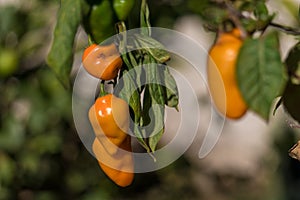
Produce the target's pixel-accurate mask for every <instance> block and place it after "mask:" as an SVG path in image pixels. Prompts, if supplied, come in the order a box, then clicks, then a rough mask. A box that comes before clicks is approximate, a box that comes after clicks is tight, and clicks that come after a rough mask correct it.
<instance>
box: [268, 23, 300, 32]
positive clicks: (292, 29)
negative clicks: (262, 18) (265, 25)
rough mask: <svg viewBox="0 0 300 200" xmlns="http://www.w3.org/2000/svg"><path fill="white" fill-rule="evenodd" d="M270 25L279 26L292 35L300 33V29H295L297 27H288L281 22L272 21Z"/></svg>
mask: <svg viewBox="0 0 300 200" xmlns="http://www.w3.org/2000/svg"><path fill="white" fill-rule="evenodd" d="M269 25H270V26H273V27H275V28H278V29H280V30H282V31H284V32H286V33H288V34H292V35H300V30H299V29H295V28H292V27H288V26H283V25H281V24H277V23H274V22H270V23H269Z"/></svg>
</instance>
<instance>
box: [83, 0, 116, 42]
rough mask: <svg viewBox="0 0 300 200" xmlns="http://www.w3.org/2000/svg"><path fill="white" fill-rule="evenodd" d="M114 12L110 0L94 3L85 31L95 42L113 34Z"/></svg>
mask: <svg viewBox="0 0 300 200" xmlns="http://www.w3.org/2000/svg"><path fill="white" fill-rule="evenodd" d="M114 24H115V21H114V13H113V9H112V5H111V1H110V0H102V1H101V2H100V3H99V4H94V5H93V6H92V9H91V11H90V14H89V16H88V20H87V23H86V29H87V32H88V33H90V34H91V36H92V38H93V40H94V41H95V42H96V43H98V44H99V43H101V42H103V41H104V40H106V39H107V38H109V37H111V36H113V35H114V34H115V29H114V27H115V26H114Z"/></svg>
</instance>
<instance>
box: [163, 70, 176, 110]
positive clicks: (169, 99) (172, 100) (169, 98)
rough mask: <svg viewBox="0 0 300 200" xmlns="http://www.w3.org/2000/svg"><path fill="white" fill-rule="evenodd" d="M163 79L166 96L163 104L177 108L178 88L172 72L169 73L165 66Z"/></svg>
mask: <svg viewBox="0 0 300 200" xmlns="http://www.w3.org/2000/svg"><path fill="white" fill-rule="evenodd" d="M163 75H164V80H165V88H166V97H165V104H166V105H167V106H169V107H173V108H176V110H178V109H177V106H178V99H179V94H178V88H177V84H176V81H175V79H174V77H173V76H172V74H171V73H170V71H169V69H168V67H167V66H165V67H164V72H163Z"/></svg>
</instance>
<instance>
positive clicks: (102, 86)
mask: <svg viewBox="0 0 300 200" xmlns="http://www.w3.org/2000/svg"><path fill="white" fill-rule="evenodd" d="M104 82H105V81H104V80H102V81H101V83H100V92H99V97H103V96H105V95H107V94H108V93H107V92H106V91H105V85H104Z"/></svg>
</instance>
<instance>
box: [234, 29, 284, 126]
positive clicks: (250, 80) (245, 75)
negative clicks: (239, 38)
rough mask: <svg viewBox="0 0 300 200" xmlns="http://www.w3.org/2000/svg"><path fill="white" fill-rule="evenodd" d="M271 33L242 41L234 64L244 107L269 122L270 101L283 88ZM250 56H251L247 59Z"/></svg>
mask: <svg viewBox="0 0 300 200" xmlns="http://www.w3.org/2000/svg"><path fill="white" fill-rule="evenodd" d="M276 50H278V39H277V36H276V35H275V34H270V35H268V36H265V37H262V38H259V39H246V40H245V42H244V44H243V46H242V47H241V50H240V53H239V57H238V61H237V80H238V84H239V87H240V90H241V93H242V96H243V97H244V99H245V101H246V103H247V105H248V106H249V108H250V109H252V110H254V111H255V112H256V113H258V114H259V115H260V116H261V117H262V118H264V119H267V120H268V119H269V114H270V108H271V105H272V103H273V101H274V98H275V97H277V96H279V95H281V92H282V90H283V87H284V85H285V70H284V67H283V64H282V62H281V58H280V54H279V51H276ZM250 55H251V56H250Z"/></svg>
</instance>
